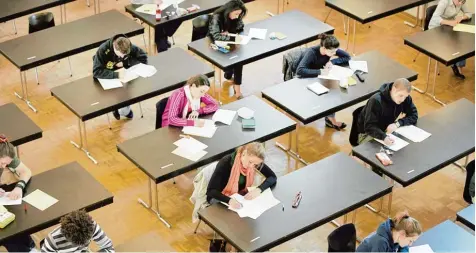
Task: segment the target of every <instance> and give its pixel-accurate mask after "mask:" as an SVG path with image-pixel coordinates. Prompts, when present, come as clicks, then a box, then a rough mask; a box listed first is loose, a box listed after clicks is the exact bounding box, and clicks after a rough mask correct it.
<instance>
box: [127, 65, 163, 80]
mask: <svg viewBox="0 0 476 253" xmlns="http://www.w3.org/2000/svg"><path fill="white" fill-rule="evenodd" d="M129 69H130V71H132V72H134V73H135V74H136V75H138V76H140V77H143V78H147V77H151V76H153V75H155V73H157V69H156V68H155V67H154V66H152V65H146V64H143V63H139V64H137V65H134V66H132V67H131V68H129Z"/></svg>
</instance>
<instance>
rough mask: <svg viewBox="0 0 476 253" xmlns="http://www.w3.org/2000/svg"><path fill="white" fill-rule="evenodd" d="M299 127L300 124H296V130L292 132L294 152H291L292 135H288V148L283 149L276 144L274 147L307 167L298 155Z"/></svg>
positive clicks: (281, 145) (280, 145)
mask: <svg viewBox="0 0 476 253" xmlns="http://www.w3.org/2000/svg"><path fill="white" fill-rule="evenodd" d="M299 125H300V123H297V124H296V130H294V132H295V135H296V151H293V150H292V143H293V142H292V133H288V134H289V147H287V148H286V147H285V146H284V145H283V144H281V143H279V142H276V143H275V145H276V147H278V148H280V149H281V150H283V151H285V152H286V153H288V154H289V155H291V156H293V157H294V159H296V161H299V162H301V163H302V164H304V165H309V163H308V162H307V161H306V160H304V159H303V158H302V157H301V156H300V155H299Z"/></svg>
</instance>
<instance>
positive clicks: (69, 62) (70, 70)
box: [68, 57, 73, 76]
mask: <svg viewBox="0 0 476 253" xmlns="http://www.w3.org/2000/svg"><path fill="white" fill-rule="evenodd" d="M68 64H69V75H70V76H73V69H71V60H70V59H69V57H68Z"/></svg>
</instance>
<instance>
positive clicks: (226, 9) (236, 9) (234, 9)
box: [214, 0, 248, 20]
mask: <svg viewBox="0 0 476 253" xmlns="http://www.w3.org/2000/svg"><path fill="white" fill-rule="evenodd" d="M247 11H248V10H247V9H246V6H245V4H244V3H243V1H241V0H230V1H229V2H228V3H226V4H224V5H222V6H221V7H220V8H218V9H217V10H216V11H215V12H214V14H223V17H225V19H227V20H235V19H243V17H244V16H245V15H246V13H247Z"/></svg>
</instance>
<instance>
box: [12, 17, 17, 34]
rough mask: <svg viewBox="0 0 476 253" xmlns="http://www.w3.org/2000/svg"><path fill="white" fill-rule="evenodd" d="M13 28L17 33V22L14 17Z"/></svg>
mask: <svg viewBox="0 0 476 253" xmlns="http://www.w3.org/2000/svg"><path fill="white" fill-rule="evenodd" d="M13 29H14V30H15V34H18V31H17V23H15V19H14V20H13Z"/></svg>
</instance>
